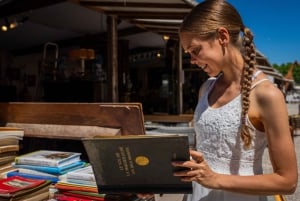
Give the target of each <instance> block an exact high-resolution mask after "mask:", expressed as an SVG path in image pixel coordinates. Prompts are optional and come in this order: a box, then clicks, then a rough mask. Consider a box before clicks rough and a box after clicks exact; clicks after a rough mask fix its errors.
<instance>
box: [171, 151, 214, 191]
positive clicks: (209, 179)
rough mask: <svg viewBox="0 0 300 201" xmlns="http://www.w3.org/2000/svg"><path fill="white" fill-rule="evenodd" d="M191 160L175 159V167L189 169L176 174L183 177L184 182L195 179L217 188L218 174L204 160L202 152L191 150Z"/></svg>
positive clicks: (208, 186) (209, 186) (206, 185)
mask: <svg viewBox="0 0 300 201" xmlns="http://www.w3.org/2000/svg"><path fill="white" fill-rule="evenodd" d="M190 155H191V160H190V161H174V162H172V165H173V166H175V167H185V168H187V170H181V171H177V172H175V173H174V176H177V177H181V180H182V181H184V182H191V181H195V182H197V183H199V184H201V185H202V186H205V187H207V188H212V189H217V188H219V185H218V174H217V173H215V172H213V171H212V170H211V169H210V167H209V166H208V165H207V163H206V162H205V160H204V157H203V155H202V153H200V152H197V151H194V150H190Z"/></svg>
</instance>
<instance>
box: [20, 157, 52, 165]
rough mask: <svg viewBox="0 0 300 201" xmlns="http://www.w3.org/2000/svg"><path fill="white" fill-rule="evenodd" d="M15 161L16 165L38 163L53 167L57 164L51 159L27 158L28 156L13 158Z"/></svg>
mask: <svg viewBox="0 0 300 201" xmlns="http://www.w3.org/2000/svg"><path fill="white" fill-rule="evenodd" d="M15 163H16V164H17V165H40V166H49V167H55V166H58V163H57V162H56V161H52V160H45V159H43V160H39V159H37V160H35V159H33V158H32V159H29V158H19V157H16V158H15Z"/></svg>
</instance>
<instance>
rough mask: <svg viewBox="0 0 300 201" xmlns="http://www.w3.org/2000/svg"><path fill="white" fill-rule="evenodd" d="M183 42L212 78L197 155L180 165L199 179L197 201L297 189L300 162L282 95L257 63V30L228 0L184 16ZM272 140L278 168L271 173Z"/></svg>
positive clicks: (200, 114)
mask: <svg viewBox="0 0 300 201" xmlns="http://www.w3.org/2000/svg"><path fill="white" fill-rule="evenodd" d="M180 41H181V45H182V47H183V48H184V50H185V51H186V52H187V53H189V54H190V56H191V63H192V64H196V65H197V66H199V67H200V68H201V69H202V70H203V71H205V72H206V73H207V74H208V75H209V76H210V77H211V78H210V79H208V80H207V82H206V83H205V84H203V86H202V87H201V89H200V93H199V102H198V105H197V107H196V110H195V116H194V126H195V130H196V147H195V149H196V151H191V152H190V153H191V157H192V158H193V160H191V161H184V162H174V163H173V165H174V166H182V167H187V168H189V169H190V170H189V171H182V172H176V173H175V176H178V177H181V179H182V181H185V182H193V187H194V191H193V194H192V195H189V198H188V199H189V200H192V201H200V200H201V201H262V200H267V197H266V196H267V195H274V194H291V193H293V192H294V191H295V189H296V186H297V175H298V174H297V162H296V156H295V151H294V146H293V142H292V138H291V135H290V130H289V124H288V113H287V109H286V105H285V100H284V97H283V94H282V92H281V91H280V90H279V89H278V88H277V87H276V86H274V84H273V83H271V82H270V81H269V80H268V79H267V77H266V75H264V74H263V73H262V72H261V71H259V70H258V69H257V68H256V66H255V56H256V52H255V47H254V43H253V35H252V33H251V31H250V29H249V28H247V27H245V26H244V24H243V22H242V19H241V17H240V15H239V13H238V11H237V10H236V9H235V8H234V7H233V6H232V5H230V4H229V3H227V2H226V1H222V0H207V1H204V2H202V3H199V4H198V5H197V6H196V7H195V8H194V9H193V10H192V11H191V13H190V14H189V15H188V16H187V17H186V18H185V19H184V21H183V23H182V26H181V29H180ZM266 145H268V150H269V155H270V160H271V163H272V166H273V169H274V172H273V173H270V174H263V171H262V156H263V152H264V149H265V147H266Z"/></svg>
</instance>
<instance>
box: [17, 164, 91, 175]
mask: <svg viewBox="0 0 300 201" xmlns="http://www.w3.org/2000/svg"><path fill="white" fill-rule="evenodd" d="M85 165H86V162H84V161H77V162H74V163H71V164H68V165H65V166H60V167H49V166H39V165H18V164H16V163H12V166H13V167H15V168H26V169H31V170H37V171H41V172H46V173H50V174H58V175H61V174H65V173H67V172H69V171H71V170H76V169H77V168H81V167H84V166H85Z"/></svg>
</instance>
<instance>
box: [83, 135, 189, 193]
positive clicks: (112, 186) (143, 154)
mask: <svg viewBox="0 0 300 201" xmlns="http://www.w3.org/2000/svg"><path fill="white" fill-rule="evenodd" d="M82 141H83V144H84V146H85V149H86V152H87V154H88V158H89V160H90V163H91V165H92V168H93V171H94V173H95V177H96V182H97V186H98V189H99V191H100V193H124V192H128V193H143V192H145V193H191V191H192V184H191V183H190V182H188V183H186V182H182V181H181V180H180V178H179V177H175V176H173V173H174V171H177V170H178V168H175V167H174V166H172V164H171V162H172V161H186V160H190V155H189V142H188V137H187V136H179V135H159V136H158V135H132V136H128V135H127V136H115V137H97V138H88V139H87V138H85V139H83V140H82Z"/></svg>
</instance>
